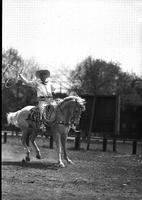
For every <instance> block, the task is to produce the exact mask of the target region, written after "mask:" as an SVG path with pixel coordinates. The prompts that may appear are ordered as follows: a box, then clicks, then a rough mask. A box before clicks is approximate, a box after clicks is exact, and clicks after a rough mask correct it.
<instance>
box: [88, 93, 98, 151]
mask: <svg viewBox="0 0 142 200" xmlns="http://www.w3.org/2000/svg"><path fill="white" fill-rule="evenodd" d="M95 103H96V97H95V96H94V97H93V104H92V112H91V119H90V124H89V131H88V138H87V150H89V147H90V140H91V132H92V126H93V119H94V113H95Z"/></svg>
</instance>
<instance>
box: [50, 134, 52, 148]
mask: <svg viewBox="0 0 142 200" xmlns="http://www.w3.org/2000/svg"><path fill="white" fill-rule="evenodd" d="M50 149H53V136H50Z"/></svg>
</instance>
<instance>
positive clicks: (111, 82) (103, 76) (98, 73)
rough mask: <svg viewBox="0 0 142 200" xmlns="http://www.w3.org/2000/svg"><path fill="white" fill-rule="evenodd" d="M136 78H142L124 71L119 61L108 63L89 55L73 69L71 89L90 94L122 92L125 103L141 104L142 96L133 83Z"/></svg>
mask: <svg viewBox="0 0 142 200" xmlns="http://www.w3.org/2000/svg"><path fill="white" fill-rule="evenodd" d="M136 79H141V78H140V77H137V76H136V75H135V74H128V73H125V72H123V71H122V70H121V68H120V66H119V63H114V62H108V63H107V62H105V61H103V60H99V59H96V60H94V59H92V58H91V57H88V58H86V59H85V60H84V61H83V62H81V63H79V64H78V65H77V67H76V69H75V70H73V71H71V74H70V81H71V83H72V86H71V89H70V90H72V91H75V92H77V93H78V94H90V95H114V94H120V95H121V99H122V103H123V104H125V103H133V104H140V103H141V100H142V99H141V96H140V94H139V93H138V90H137V89H136V86H135V84H133V82H134V80H136ZM132 97H133V98H132Z"/></svg>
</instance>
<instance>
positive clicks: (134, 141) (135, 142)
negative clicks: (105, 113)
mask: <svg viewBox="0 0 142 200" xmlns="http://www.w3.org/2000/svg"><path fill="white" fill-rule="evenodd" d="M21 135H22V134H21V132H19V133H17V132H15V136H21ZM8 136H14V133H13V132H12V131H6V130H3V131H2V137H3V143H4V144H6V143H7V140H8ZM38 137H42V136H40V135H39V136H38ZM49 137H50V149H53V137H52V136H49ZM68 140H73V141H74V148H75V150H79V149H80V146H81V142H82V137H81V132H80V131H76V132H75V133H74V134H73V135H72V136H70V137H68ZM97 141H99V143H102V151H103V152H106V151H107V145H108V143H109V142H111V143H112V152H116V151H117V145H118V144H119V143H120V142H121V143H122V142H123V143H125V142H126V141H127V142H129V143H131V144H132V154H133V155H135V154H137V145H138V142H142V140H137V139H126V138H125V139H124V138H116V137H114V138H111V137H105V136H104V137H92V138H91V141H90V142H92V143H95V142H97ZM87 150H89V149H88V146H87Z"/></svg>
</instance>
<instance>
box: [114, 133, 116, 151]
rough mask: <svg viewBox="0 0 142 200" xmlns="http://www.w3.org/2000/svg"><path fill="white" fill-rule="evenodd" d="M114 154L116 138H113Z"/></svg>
mask: <svg viewBox="0 0 142 200" xmlns="http://www.w3.org/2000/svg"><path fill="white" fill-rule="evenodd" d="M113 152H116V138H115V137H114V138H113Z"/></svg>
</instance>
